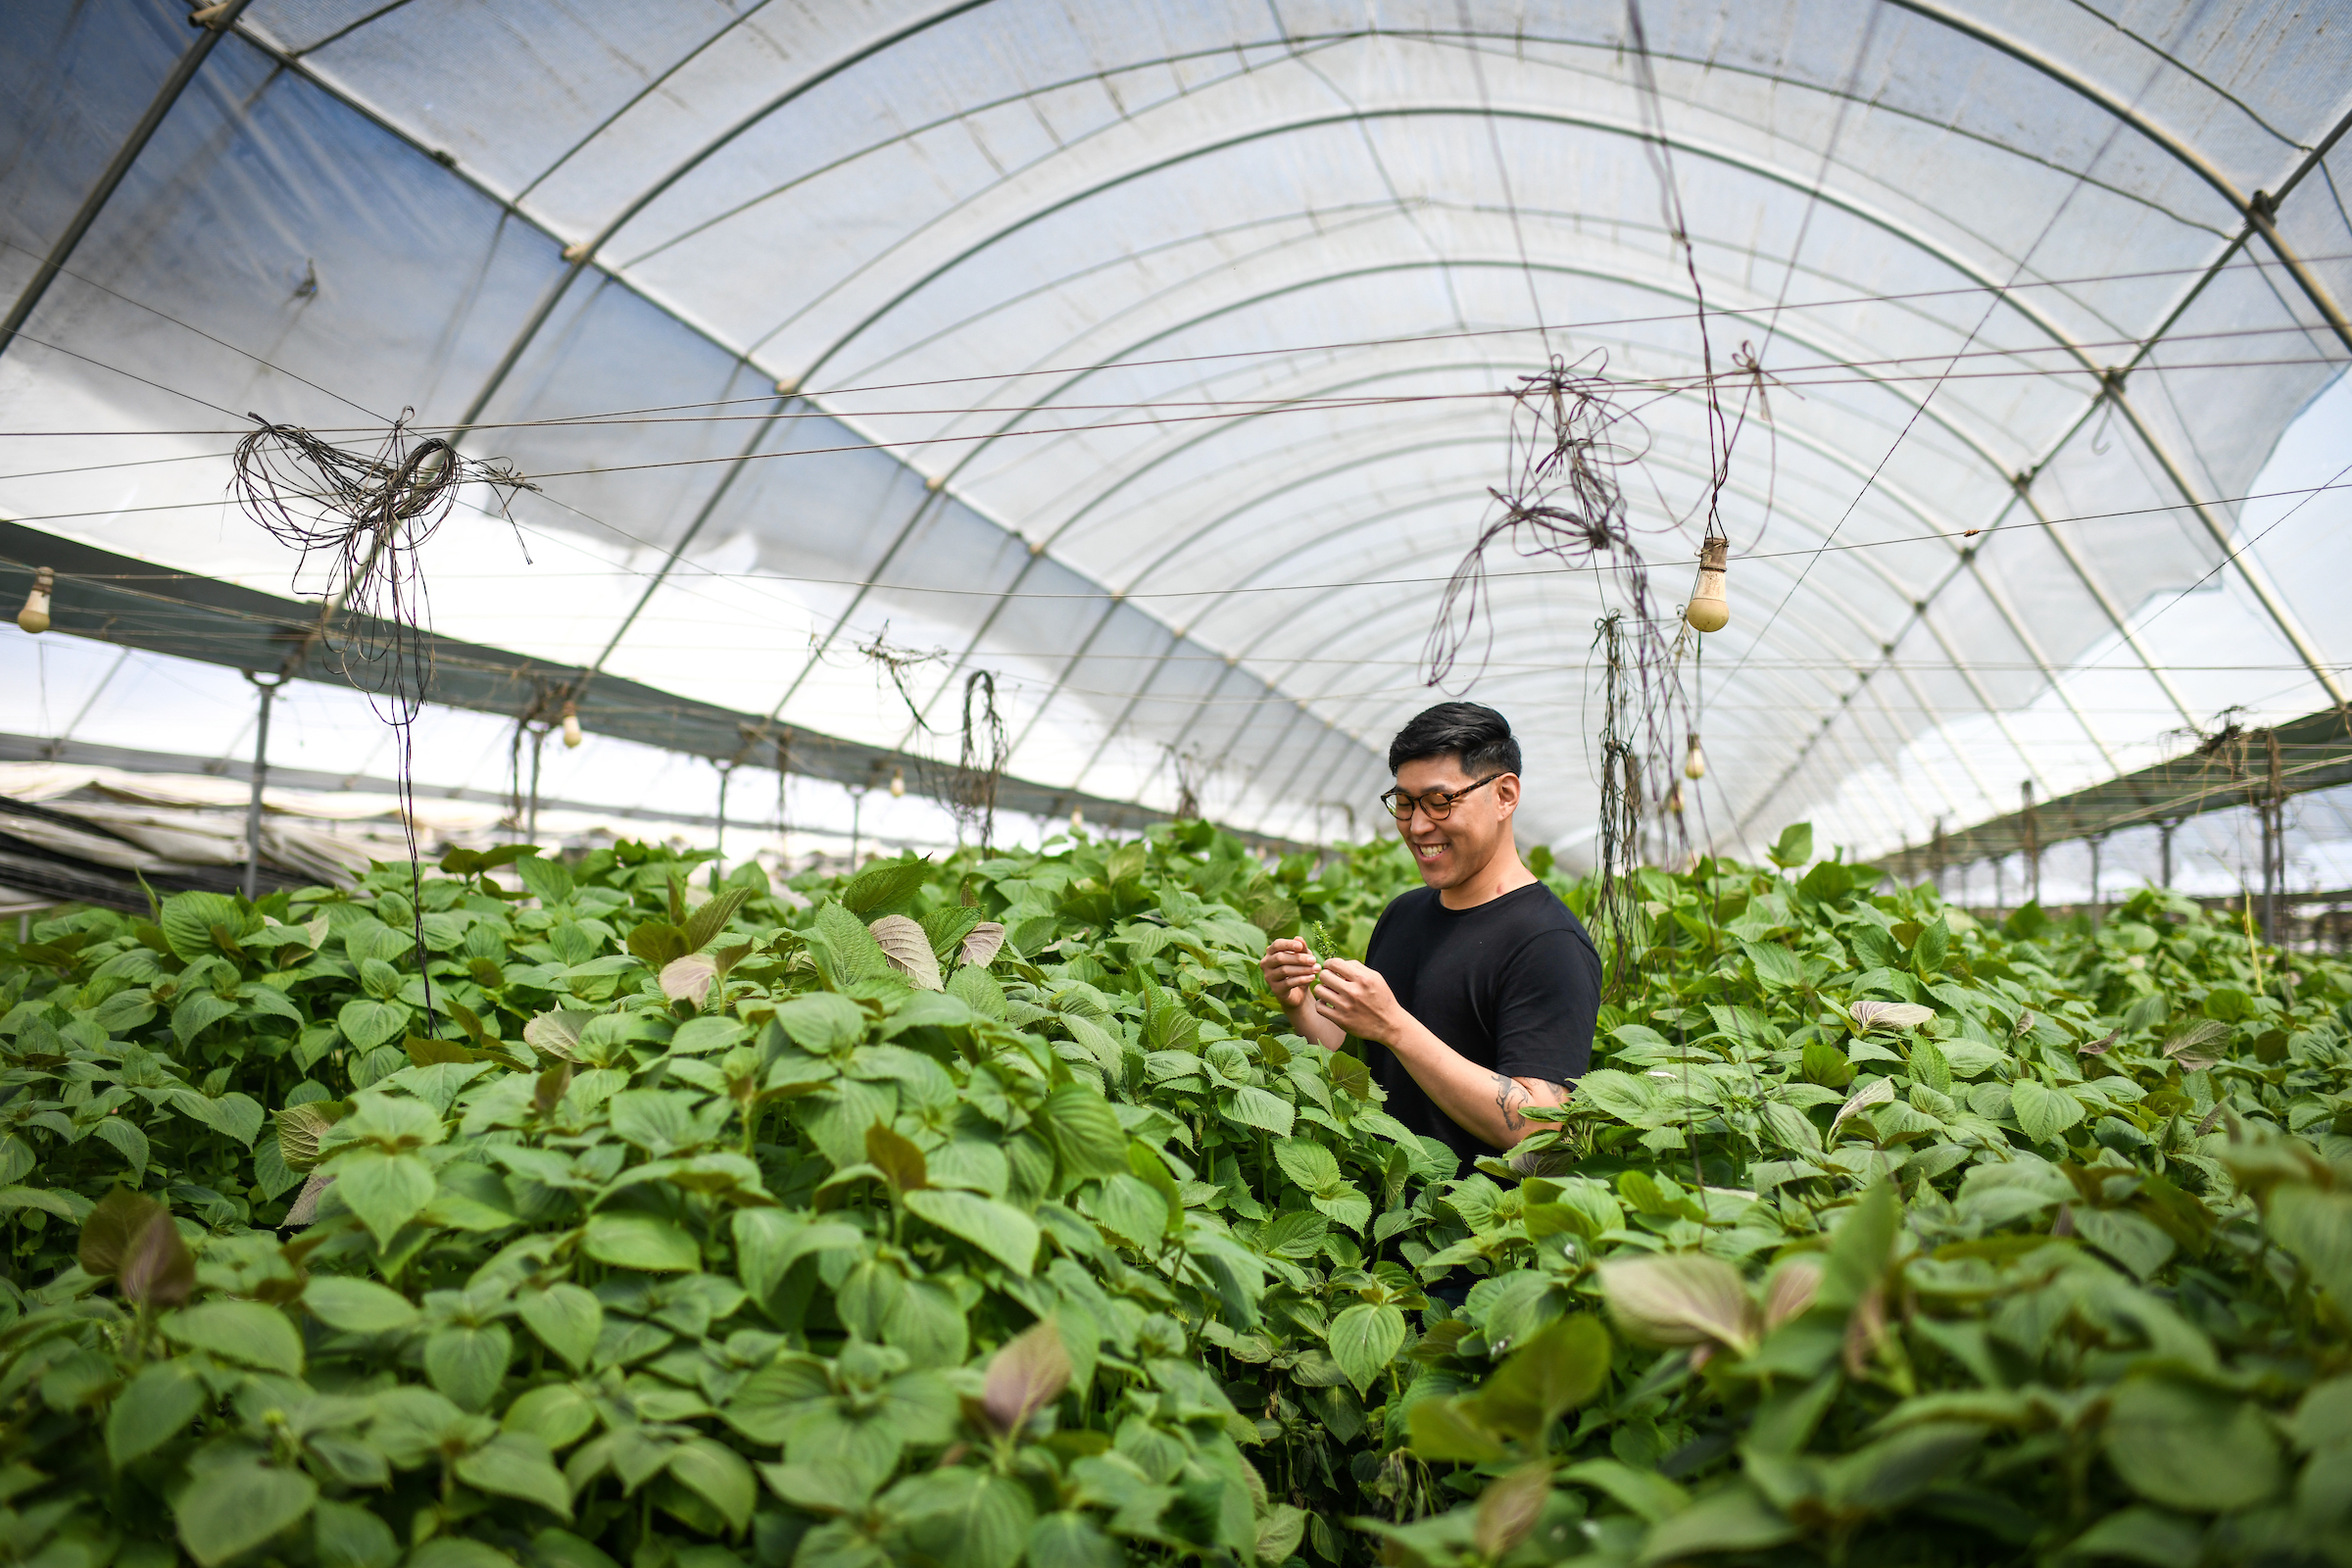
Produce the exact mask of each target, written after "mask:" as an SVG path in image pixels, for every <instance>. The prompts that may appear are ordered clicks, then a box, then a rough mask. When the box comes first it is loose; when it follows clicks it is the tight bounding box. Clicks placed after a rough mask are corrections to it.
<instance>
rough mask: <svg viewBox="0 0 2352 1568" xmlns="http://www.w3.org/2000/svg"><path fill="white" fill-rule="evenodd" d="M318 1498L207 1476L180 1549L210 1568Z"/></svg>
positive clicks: (292, 1478) (272, 1478) (185, 1508)
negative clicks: (186, 1550) (183, 1549)
mask: <svg viewBox="0 0 2352 1568" xmlns="http://www.w3.org/2000/svg"><path fill="white" fill-rule="evenodd" d="M183 897H184V895H183ZM318 1496H319V1487H318V1484H317V1483H316V1482H314V1481H313V1480H311V1478H310V1477H309V1476H306V1475H304V1474H303V1473H302V1472H301V1471H299V1470H278V1469H271V1468H265V1467H263V1466H261V1465H258V1464H250V1463H247V1464H228V1465H222V1466H221V1468H219V1469H217V1470H208V1471H206V1472H205V1474H204V1477H203V1480H202V1481H201V1482H200V1483H199V1484H197V1485H194V1486H191V1487H189V1488H188V1490H187V1491H186V1492H184V1493H182V1494H181V1495H180V1498H179V1506H178V1510H177V1511H178V1515H179V1517H178V1521H177V1522H178V1525H179V1542H180V1544H181V1545H183V1546H185V1547H187V1548H188V1555H189V1556H191V1557H193V1558H195V1559H196V1560H197V1561H198V1562H199V1563H202V1564H203V1565H204V1568H213V1565H214V1564H216V1563H221V1562H225V1561H227V1560H228V1559H229V1558H231V1557H234V1556H236V1555H237V1554H238V1553H239V1552H242V1551H249V1550H251V1549H252V1548H253V1547H255V1546H258V1545H260V1544H262V1543H263V1542H265V1541H268V1540H269V1539H270V1537H271V1536H274V1535H276V1534H277V1533H278V1532H279V1531H280V1530H283V1529H285V1528H286V1527H287V1526H288V1525H291V1524H293V1523H295V1522H296V1521H298V1520H300V1519H301V1518H302V1517H303V1515H305V1514H307V1513H309V1512H310V1511H311V1504H312V1502H314V1501H315V1500H317V1498H318Z"/></svg>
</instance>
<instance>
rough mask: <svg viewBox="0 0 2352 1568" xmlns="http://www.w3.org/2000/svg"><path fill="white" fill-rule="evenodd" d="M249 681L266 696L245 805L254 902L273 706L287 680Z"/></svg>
mask: <svg viewBox="0 0 2352 1568" xmlns="http://www.w3.org/2000/svg"><path fill="white" fill-rule="evenodd" d="M245 678H246V679H247V680H249V681H251V682H253V685H254V689H255V690H257V691H259V692H260V693H261V694H262V713H261V720H260V722H259V723H258V724H256V725H255V726H254V737H253V794H252V795H251V796H250V797H249V798H248V799H247V800H246V803H245V898H246V902H248V903H251V902H252V900H253V896H254V894H255V892H256V891H257V890H258V889H259V887H260V885H261V872H262V786H263V785H264V784H266V783H267V782H268V781H269V778H270V705H271V704H272V703H273V702H274V701H276V698H277V689H278V688H279V687H280V686H283V685H284V684H285V683H286V677H285V676H283V675H278V676H274V677H268V678H266V677H264V676H261V675H257V674H255V673H254V672H253V671H252V670H250V669H249V670H247V671H245Z"/></svg>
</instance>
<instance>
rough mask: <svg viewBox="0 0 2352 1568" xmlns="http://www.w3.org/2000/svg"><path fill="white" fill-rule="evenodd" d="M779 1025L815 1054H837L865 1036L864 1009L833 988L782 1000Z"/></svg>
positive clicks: (795, 1043) (779, 1008) (788, 1034)
mask: <svg viewBox="0 0 2352 1568" xmlns="http://www.w3.org/2000/svg"><path fill="white" fill-rule="evenodd" d="M776 1024H777V1027H779V1028H781V1029H782V1030H783V1031H784V1033H785V1034H786V1035H787V1036H789V1037H790V1038H791V1040H792V1043H793V1044H794V1045H796V1046H798V1047H800V1048H801V1049H802V1050H803V1051H806V1052H808V1053H809V1054H810V1055H813V1056H830V1055H834V1054H838V1053H840V1052H844V1051H847V1050H849V1049H850V1048H851V1047H853V1046H855V1045H857V1044H858V1042H859V1041H861V1040H863V1039H864V1038H865V1012H864V1010H863V1009H862V1008H860V1007H859V1006H858V1004H856V1003H855V1002H852V1001H851V1000H850V999H849V998H847V997H844V996H839V995H836V994H835V993H833V992H830V991H819V992H815V993H813V994H811V995H809V996H801V997H794V998H792V999H791V1000H790V1001H787V1002H783V1003H779V1004H778V1005H777V1006H776Z"/></svg>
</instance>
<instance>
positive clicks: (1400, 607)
mask: <svg viewBox="0 0 2352 1568" xmlns="http://www.w3.org/2000/svg"><path fill="white" fill-rule="evenodd" d="M1450 553H1451V552H1450V550H1448V551H1446V552H1444V554H1450ZM1440 556H1441V553H1440V552H1437V551H1425V552H1420V553H1418V554H1417V555H1415V556H1412V557H1408V558H1404V559H1406V560H1408V561H1411V560H1421V559H1433V560H1434V559H1440ZM1350 591H1352V590H1351V589H1350V588H1348V587H1347V586H1345V585H1342V586H1336V587H1332V588H1326V589H1323V590H1320V591H1319V592H1318V593H1317V594H1316V595H1315V596H1314V597H1313V598H1311V599H1308V600H1306V601H1304V602H1303V603H1302V604H1301V605H1300V606H1299V609H1298V611H1297V612H1295V613H1294V614H1293V615H1292V616H1291V617H1290V621H1291V622H1295V621H1296V620H1297V619H1298V618H1299V616H1300V615H1303V614H1305V613H1308V612H1309V611H1310V610H1311V608H1312V607H1313V606H1315V605H1318V604H1320V603H1322V602H1323V601H1324V600H1327V599H1329V598H1331V597H1332V596H1333V595H1336V594H1340V593H1346V592H1350ZM1412 608H1414V607H1413V603H1412V602H1411V601H1409V600H1405V599H1399V600H1397V602H1396V603H1395V604H1393V605H1389V606H1386V607H1384V608H1383V609H1381V610H1380V611H1377V612H1374V613H1373V614H1372V615H1371V616H1369V617H1366V619H1367V620H1372V619H1385V618H1387V617H1389V616H1391V615H1393V614H1396V613H1399V612H1402V611H1408V610H1411V609H1412ZM1856 623H1857V625H1859V621H1858V620H1857V622H1856ZM1284 624H1288V622H1286V623H1284ZM1282 629H1284V626H1283V624H1277V625H1270V626H1268V627H1266V628H1264V629H1263V630H1262V631H1261V632H1260V633H1259V635H1258V636H1257V637H1256V638H1254V639H1252V640H1251V642H1250V644H1248V645H1247V646H1246V648H1245V649H1244V650H1243V651H1242V652H1240V653H1237V654H1236V655H1235V656H1234V657H1235V659H1236V661H1237V662H1238V661H1239V660H1241V659H1244V658H1247V657H1250V655H1251V654H1254V653H1255V652H1256V649H1257V647H1258V646H1259V645H1260V644H1262V643H1263V642H1264V641H1265V640H1266V639H1267V638H1269V637H1272V636H1274V635H1275V634H1276V633H1277V632H1279V631H1281V630H1282ZM1862 630H1863V631H1864V633H1865V635H1873V636H1875V635H1876V634H1875V633H1872V632H1871V631H1870V630H1869V628H1867V627H1864V628H1862ZM1401 646H1404V645H1403V644H1402V643H1397V644H1386V645H1383V650H1384V651H1385V650H1386V649H1387V648H1390V647H1401ZM1296 667H1297V662H1295V661H1294V662H1291V663H1290V664H1289V665H1288V666H1286V668H1285V669H1284V670H1283V671H1282V673H1281V675H1280V676H1277V677H1271V678H1269V677H1260V679H1261V682H1262V683H1263V684H1265V685H1266V686H1267V687H1268V688H1269V689H1270V690H1277V691H1280V690H1285V689H1286V688H1285V687H1283V686H1282V685H1281V684H1279V682H1280V681H1282V680H1285V679H1287V677H1288V675H1289V673H1290V671H1291V670H1293V669H1295V668H1296ZM1760 674H1762V675H1765V676H1767V677H1768V678H1769V679H1770V681H1771V683H1773V684H1777V685H1781V686H1783V687H1784V688H1787V689H1788V693H1789V697H1790V699H1791V706H1792V707H1795V708H1799V709H1802V710H1804V711H1818V705H1816V704H1813V703H1810V702H1808V701H1807V700H1805V698H1804V695H1803V694H1801V693H1799V692H1798V691H1797V690H1795V689H1794V686H1793V683H1792V682H1790V681H1789V679H1788V678H1787V677H1786V676H1785V675H1783V674H1782V673H1781V672H1779V671H1777V670H1772V671H1766V672H1760ZM1320 696H1321V693H1316V694H1313V695H1300V696H1298V697H1295V698H1294V699H1293V701H1295V702H1296V703H1297V704H1298V705H1299V711H1302V712H1303V711H1311V705H1313V704H1314V703H1315V702H1316V701H1318V700H1319V698H1320ZM1922 708H1923V711H1929V710H1928V709H1927V707H1926V705H1925V704H1924V703H1923V705H1922ZM1317 716H1319V717H1322V719H1323V722H1324V725H1325V727H1326V728H1330V729H1337V728H1338V727H1339V719H1338V717H1337V716H1336V715H1322V714H1318V715H1317ZM1181 739H1182V737H1181V736H1180V737H1179V744H1180V743H1181ZM1239 739H1240V733H1239V731H1238V730H1237V732H1236V734H1235V736H1234V737H1233V738H1232V740H1231V741H1229V742H1228V745H1227V748H1226V750H1225V751H1224V752H1222V753H1220V754H1219V755H1218V757H1217V759H1216V760H1215V761H1213V762H1212V763H1211V764H1210V766H1211V769H1212V770H1214V769H1218V768H1221V767H1222V766H1223V765H1224V762H1225V760H1226V759H1227V757H1229V756H1230V755H1231V750H1232V746H1233V745H1234V744H1237V743H1238V742H1239ZM1279 746H1280V743H1279V742H1277V745H1276V747H1275V748H1273V749H1270V750H1269V751H1268V753H1267V755H1266V756H1265V757H1264V758H1261V759H1260V760H1259V762H1258V764H1257V766H1255V767H1253V768H1252V769H1251V770H1250V774H1249V775H1248V776H1247V777H1246V778H1245V779H1244V781H1243V784H1242V788H1244V789H1247V788H1248V787H1249V786H1250V784H1252V783H1254V782H1255V780H1256V777H1257V774H1258V772H1259V771H1261V770H1262V769H1263V767H1264V766H1265V765H1266V764H1267V763H1268V762H1270V761H1271V760H1273V757H1274V756H1275V754H1276V752H1278V751H1279ZM1887 761H1888V765H1889V766H1891V765H1893V764H1892V761H1891V760H1887ZM1323 788H1324V790H1325V791H1326V792H1328V789H1329V781H1328V777H1327V779H1326V781H1325V784H1324V785H1323ZM1286 789H1287V786H1286ZM1276 793H1277V794H1282V793H1285V791H1277V792H1276Z"/></svg>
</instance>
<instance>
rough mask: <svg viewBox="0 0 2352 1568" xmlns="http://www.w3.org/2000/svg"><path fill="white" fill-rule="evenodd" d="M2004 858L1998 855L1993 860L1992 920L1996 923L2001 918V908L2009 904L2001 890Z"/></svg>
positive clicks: (2006, 896)
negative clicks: (2006, 903)
mask: <svg viewBox="0 0 2352 1568" xmlns="http://www.w3.org/2000/svg"><path fill="white" fill-rule="evenodd" d="M2003 862H2004V857H2002V856H1998V855H1996V856H1994V857H1993V858H1992V918H1993V920H1994V921H1995V922H1996V923H1997V922H1998V921H1999V920H2000V918H2001V906H2002V905H2003V904H2004V903H2005V902H2007V898H2008V895H2007V894H2006V893H2005V892H2003V891H2002V888H2001V866H2002V864H2003Z"/></svg>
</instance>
